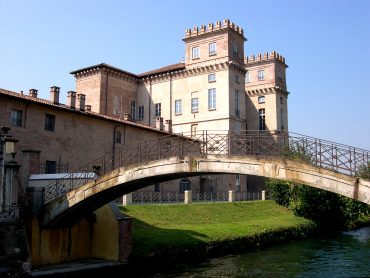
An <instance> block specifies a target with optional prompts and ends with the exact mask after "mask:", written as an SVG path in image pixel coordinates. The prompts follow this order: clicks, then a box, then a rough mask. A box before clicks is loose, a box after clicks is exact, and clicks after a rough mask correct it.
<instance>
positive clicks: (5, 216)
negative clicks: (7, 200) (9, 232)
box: [0, 205, 19, 223]
mask: <svg viewBox="0 0 370 278" xmlns="http://www.w3.org/2000/svg"><path fill="white" fill-rule="evenodd" d="M18 218H19V206H15V205H6V206H5V205H2V206H1V207H0V223H1V222H13V221H16V220H17V219H18Z"/></svg>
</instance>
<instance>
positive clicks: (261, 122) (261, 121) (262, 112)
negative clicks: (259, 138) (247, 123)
mask: <svg viewBox="0 0 370 278" xmlns="http://www.w3.org/2000/svg"><path fill="white" fill-rule="evenodd" d="M258 113H259V129H260V130H266V115H265V109H260V110H258Z"/></svg>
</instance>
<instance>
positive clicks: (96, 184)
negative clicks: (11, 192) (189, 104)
mask: <svg viewBox="0 0 370 278" xmlns="http://www.w3.org/2000/svg"><path fill="white" fill-rule="evenodd" d="M369 154H370V153H369V152H368V151H366V150H362V149H358V148H353V147H349V146H345V145H339V144H334V143H332V142H328V141H324V140H319V139H316V138H312V137H307V136H302V135H298V134H294V133H282V132H262V133H261V132H250V131H248V132H241V131H239V132H230V131H228V132H224V133H222V132H220V131H218V132H209V131H204V132H202V133H201V134H199V135H196V136H184V135H181V136H167V137H162V138H159V139H157V140H153V141H145V142H139V143H136V144H132V145H126V146H123V148H122V149H121V150H120V151H119V152H116V153H110V154H106V155H104V156H103V157H101V158H99V159H98V160H95V161H93V162H91V163H89V164H88V165H85V166H84V167H83V168H81V169H78V170H76V171H75V172H74V173H71V174H69V176H68V177H66V178H65V179H63V180H61V181H57V182H55V183H53V184H50V185H48V186H47V187H46V188H45V191H44V198H43V200H44V211H45V215H44V224H46V225H62V224H68V223H71V222H74V221H75V220H77V219H79V218H80V217H81V216H83V215H85V214H86V212H88V211H93V210H95V209H97V208H99V207H100V206H102V205H104V204H105V203H107V202H109V201H111V200H114V199H115V198H117V197H119V196H122V195H124V194H127V193H129V192H132V191H135V190H138V189H140V188H143V187H146V186H149V185H152V184H154V183H158V182H163V181H168V180H173V179H177V178H182V177H189V176H199V175H202V174H208V173H216V174H221V173H226V174H227V173H230V174H235V173H238V174H245V175H256V176H264V177H269V178H277V179H281V180H289V181H293V182H297V183H302V184H306V185H309V186H313V187H317V188H320V189H324V190H327V191H331V192H335V193H337V194H340V195H343V196H346V197H350V198H353V199H356V200H359V201H361V202H364V203H367V204H370V181H369V180H368V179H369V178H370V176H369V170H368V163H369V159H370V155H369ZM360 176H361V177H363V178H360Z"/></svg>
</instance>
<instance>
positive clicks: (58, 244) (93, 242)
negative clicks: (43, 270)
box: [27, 202, 131, 268]
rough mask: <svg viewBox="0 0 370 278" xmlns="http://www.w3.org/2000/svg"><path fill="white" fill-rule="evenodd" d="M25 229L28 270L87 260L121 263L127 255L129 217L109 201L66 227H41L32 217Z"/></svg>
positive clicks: (129, 233) (129, 230)
mask: <svg viewBox="0 0 370 278" xmlns="http://www.w3.org/2000/svg"><path fill="white" fill-rule="evenodd" d="M27 230H28V237H29V244H30V252H31V267H32V268H37V267H40V266H42V265H48V264H58V263H64V262H68V261H76V260H80V259H87V258H99V259H106V260H111V261H116V262H124V261H126V260H127V257H128V255H129V254H130V252H131V218H129V217H125V216H123V215H122V214H121V212H120V211H119V209H118V208H117V206H116V205H115V204H114V203H113V202H112V203H109V204H107V205H105V206H103V207H101V208H99V209H98V210H96V211H94V213H92V214H91V216H89V217H86V218H83V219H81V220H80V221H79V222H78V223H76V224H74V225H73V226H71V227H68V228H53V229H46V228H42V227H41V226H40V223H39V220H38V218H37V217H32V218H30V219H29V221H28V225H27Z"/></svg>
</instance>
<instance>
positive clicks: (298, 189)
mask: <svg viewBox="0 0 370 278" xmlns="http://www.w3.org/2000/svg"><path fill="white" fill-rule="evenodd" d="M266 187H267V190H268V192H269V196H270V198H271V199H273V200H275V201H276V202H277V203H278V204H280V205H283V206H285V207H288V208H290V209H292V210H293V212H294V213H295V214H296V215H298V216H302V217H305V218H308V219H311V220H313V221H315V222H316V223H317V224H318V225H320V226H321V227H324V228H331V229H338V228H344V227H352V226H353V225H354V223H355V222H356V221H357V220H358V219H359V217H361V216H365V215H369V214H370V209H369V206H368V205H366V204H363V203H360V202H358V201H355V200H352V199H350V198H347V197H343V196H340V195H337V194H335V193H332V192H328V191H324V190H321V189H316V188H313V187H309V186H305V185H301V184H293V183H290V182H286V181H279V180H274V179H270V180H268V181H267V183H266Z"/></svg>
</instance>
